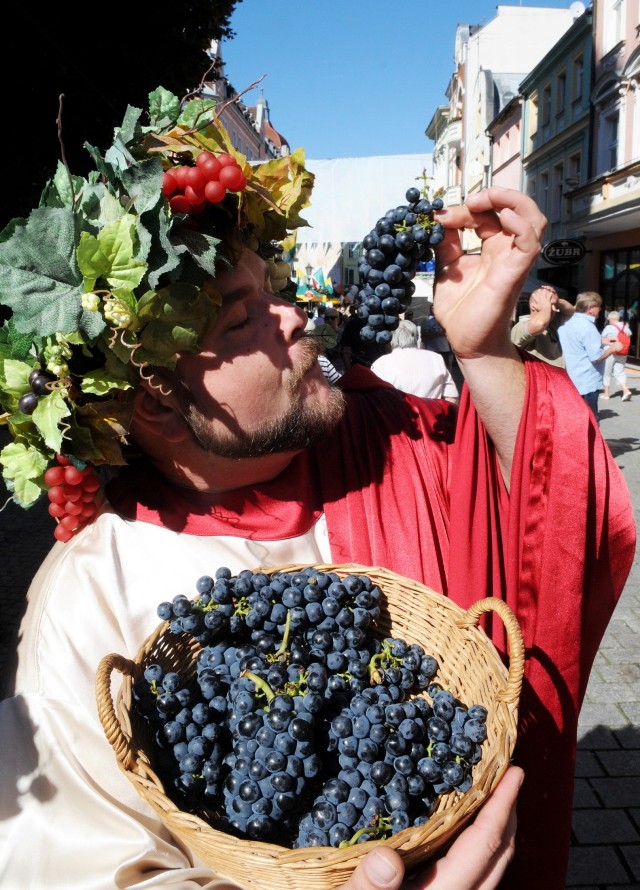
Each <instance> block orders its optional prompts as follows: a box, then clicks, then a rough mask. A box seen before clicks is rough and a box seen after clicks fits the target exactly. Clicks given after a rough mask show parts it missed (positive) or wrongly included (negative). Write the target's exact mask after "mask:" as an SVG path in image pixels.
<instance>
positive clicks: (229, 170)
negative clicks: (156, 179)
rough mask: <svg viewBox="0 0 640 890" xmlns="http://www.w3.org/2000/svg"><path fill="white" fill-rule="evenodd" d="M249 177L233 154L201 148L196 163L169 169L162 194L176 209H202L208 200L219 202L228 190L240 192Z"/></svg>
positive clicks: (199, 210)
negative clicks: (192, 165) (216, 152)
mask: <svg viewBox="0 0 640 890" xmlns="http://www.w3.org/2000/svg"><path fill="white" fill-rule="evenodd" d="M246 185H247V177H246V176H245V174H244V173H243V171H242V168H241V167H240V165H239V164H238V162H237V160H236V159H235V158H234V157H233V155H229V154H221V155H214V154H212V153H211V152H210V151H201V152H200V154H199V155H198V157H197V158H196V165H195V167H190V166H187V165H185V164H182V165H180V166H178V167H171V169H170V170H166V171H165V173H164V176H163V178H162V194H163V195H164V196H165V197H166V198H168V199H169V205H170V206H171V209H172V210H173V212H174V213H192V214H197V213H202V211H203V210H204V209H205V207H206V206H207V204H218V203H219V202H220V201H222V200H223V198H224V197H225V195H226V194H227V192H241V191H243V189H244V188H245V187H246Z"/></svg>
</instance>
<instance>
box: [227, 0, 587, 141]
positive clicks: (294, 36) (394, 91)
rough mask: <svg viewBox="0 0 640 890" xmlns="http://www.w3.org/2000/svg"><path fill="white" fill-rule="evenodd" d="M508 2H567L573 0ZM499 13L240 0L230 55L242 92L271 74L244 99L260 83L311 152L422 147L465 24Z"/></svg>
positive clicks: (474, 1)
mask: <svg viewBox="0 0 640 890" xmlns="http://www.w3.org/2000/svg"><path fill="white" fill-rule="evenodd" d="M503 5H508V6H539V7H548V8H549V7H552V8H554V9H557V8H563V9H568V8H569V6H570V5H571V0H546V2H537V3H536V2H530V0H522V2H513V3H507V4H503ZM496 15H497V4H496V3H495V0H395V2H393V3H390V2H385V3H376V2H372V0H300V2H298V3H295V4H294V3H291V2H290V0H242V2H241V3H239V5H238V6H237V7H236V10H235V12H234V14H233V16H232V19H231V27H232V28H233V30H234V31H235V32H236V37H235V39H234V40H233V41H231V42H225V43H224V44H223V46H222V54H223V58H224V60H225V65H226V75H227V77H228V78H229V80H230V81H231V83H232V84H233V86H234V88H235V89H236V90H237V91H238V92H240V91H242V90H244V89H245V88H246V87H248V86H249V85H250V84H251V83H253V82H254V81H256V80H257V79H258V78H260V77H261V76H262V75H263V74H264V75H266V77H264V79H263V80H262V81H261V83H260V85H259V87H257V88H256V89H254V90H252V91H250V92H248V93H246V94H245V95H244V96H243V100H244V101H245V103H246V104H247V105H253V104H254V103H255V101H256V99H257V98H258V96H259V95H260V90H261V89H262V90H263V91H264V94H265V97H266V99H267V101H268V103H269V109H270V113H271V122H272V124H273V126H274V127H275V128H276V129H277V130H278V131H279V132H280V133H282V134H283V135H284V136H285V137H286V139H287V141H288V142H289V145H290V146H291V148H292V149H293V148H297V147H299V146H303V147H304V148H305V151H306V156H307V157H308V158H335V157H368V156H371V155H389V154H414V153H424V152H430V151H431V150H432V148H433V144H432V143H431V142H430V141H429V140H428V139H427V137H426V136H425V133H424V131H425V129H426V127H427V125H428V123H429V121H430V120H431V117H432V116H433V113H434V111H435V109H436V108H437V106H438V105H443V104H445V103H446V96H445V90H446V89H447V85H448V83H449V79H450V77H451V75H452V73H453V70H454V61H453V53H454V42H455V33H456V28H457V26H458V24H461V23H467V24H471V25H483V24H486V23H487V22H490V21H491V20H492V19H493V18H495V16H496ZM523 37H525V35H523Z"/></svg>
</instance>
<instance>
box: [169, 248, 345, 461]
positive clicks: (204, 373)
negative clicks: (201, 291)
mask: <svg viewBox="0 0 640 890" xmlns="http://www.w3.org/2000/svg"><path fill="white" fill-rule="evenodd" d="M216 286H217V288H218V290H219V291H220V294H221V295H222V298H223V305H222V309H221V312H220V316H219V318H218V320H217V322H216V324H215V325H214V327H213V328H212V330H211V331H210V332H209V334H208V335H207V337H206V338H205V341H204V343H203V349H202V351H201V352H200V353H199V354H198V355H195V356H192V355H188V356H183V357H182V358H181V359H180V362H179V365H178V373H179V376H180V378H181V379H182V381H183V383H184V385H185V387H186V390H187V395H186V396H185V393H184V390H183V391H182V393H180V391H179V395H181V398H182V400H183V403H184V407H185V414H186V416H187V419H188V422H189V424H190V426H191V428H192V431H193V433H194V435H195V437H196V439H197V440H198V442H199V443H200V445H201V446H202V447H203V448H204V449H205V450H206V451H209V452H210V453H214V454H218V455H220V456H223V457H234V458H244V457H258V456H262V455H264V454H273V453H278V452H288V451H292V452H295V451H299V450H300V449H302V448H305V447H307V446H309V445H312V444H315V443H316V442H318V441H319V440H320V439H322V437H323V436H324V435H326V434H327V432H329V431H330V430H331V429H333V428H334V427H335V425H336V424H337V423H338V421H339V420H340V418H341V417H342V414H343V412H344V397H343V395H342V392H341V391H340V390H337V389H335V388H334V387H330V386H329V385H328V383H327V381H326V379H325V377H324V374H323V373H322V369H321V368H320V366H319V364H318V362H317V354H318V353H317V342H316V340H315V338H312V337H305V336H304V331H305V327H306V323H307V318H306V315H305V313H304V312H303V311H302V310H301V309H298V308H297V307H296V306H294V305H292V304H291V303H288V302H286V301H284V300H281V299H280V298H279V297H277V296H275V295H274V294H273V293H271V290H270V284H269V273H268V268H267V265H266V263H265V262H264V261H263V260H261V259H260V258H259V257H258V256H257V255H256V254H255V253H254V252H253V251H251V250H247V249H245V250H244V251H243V253H242V256H241V258H240V260H239V262H238V263H237V264H236V266H235V268H234V269H233V270H231V271H229V272H225V273H223V274H221V275H219V276H217V277H216Z"/></svg>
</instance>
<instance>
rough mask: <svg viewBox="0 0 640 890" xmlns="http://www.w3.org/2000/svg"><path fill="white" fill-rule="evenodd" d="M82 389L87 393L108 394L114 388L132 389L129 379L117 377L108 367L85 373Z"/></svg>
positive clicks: (94, 394) (81, 384)
mask: <svg viewBox="0 0 640 890" xmlns="http://www.w3.org/2000/svg"><path fill="white" fill-rule="evenodd" d="M80 389H81V390H82V392H83V393H85V395H93V396H107V395H109V393H110V392H111V391H112V390H114V389H121V390H126V389H132V385H131V383H130V382H129V381H128V380H123V379H120V378H116V377H114V376H113V374H110V373H109V372H108V371H107V370H106V368H98V369H97V370H95V371H89V372H87V373H86V374H84V375H83V377H82V380H81V382H80Z"/></svg>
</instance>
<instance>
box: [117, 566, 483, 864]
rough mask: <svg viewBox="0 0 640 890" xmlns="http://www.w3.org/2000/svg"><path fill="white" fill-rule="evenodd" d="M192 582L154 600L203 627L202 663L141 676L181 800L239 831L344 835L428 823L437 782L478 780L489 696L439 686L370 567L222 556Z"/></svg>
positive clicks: (158, 757)
mask: <svg viewBox="0 0 640 890" xmlns="http://www.w3.org/2000/svg"><path fill="white" fill-rule="evenodd" d="M196 588H197V591H198V595H197V597H196V598H195V599H193V600H190V599H188V598H187V597H186V596H184V595H183V594H180V595H178V596H176V597H174V599H173V600H172V601H171V602H168V601H167V602H163V603H161V604H160V605H159V606H158V616H159V617H160V618H162V619H163V620H166V621H168V622H169V629H170V631H171V632H172V633H174V634H188V635H189V636H191V637H194V638H195V639H196V640H197V641H199V642H200V643H201V645H202V649H201V651H200V653H199V655H198V656H197V660H196V664H195V677H194V678H193V679H192V680H191V681H190V682H188V680H187V678H188V677H189V676H190V673H189V670H188V666H185V670H184V671H183V672H182V673H180V672H177V671H175V670H166V669H164V668H163V667H162V666H161V665H160V664H148V665H147V666H146V668H145V669H144V677H143V678H142V679H140V681H138V682H136V683H135V684H134V701H135V702H136V705H137V708H138V710H139V712H140V713H141V714H142V715H143V716H144V717H145V719H146V720H147V722H148V724H149V726H150V729H151V732H152V735H153V740H154V744H153V761H154V767H155V768H156V770H157V772H158V774H159V776H160V777H161V779H162V781H163V783H164V786H165V790H166V793H167V794H168V795H169V797H171V798H172V799H173V800H174V801H175V802H176V804H177V805H178V806H179V807H180V808H181V809H183V810H186V811H190V812H197V813H198V814H199V815H200V816H201V817H203V818H206V819H207V820H208V822H209V823H210V824H211V825H212V826H213V827H214V828H217V829H219V830H222V831H226V832H228V833H232V834H234V835H236V836H239V837H244V838H249V839H253V840H262V841H274V842H276V843H279V844H284V845H288V846H290V847H309V846H333V847H340V846H346V845H349V844H354V843H359V842H361V841H363V840H370V839H374V838H385V837H388V836H390V835H392V834H395V833H396V832H398V831H401V830H402V829H404V828H408V827H410V826H414V825H420V824H423V823H424V822H426V821H427V820H428V819H429V815H430V813H431V811H432V809H433V805H434V803H435V801H436V799H437V797H438V795H440V794H443V793H448V792H451V791H453V790H456V791H459V792H464V791H466V790H468V789H469V788H470V787H471V786H472V767H473V765H474V764H476V763H478V761H479V760H480V758H481V745H482V742H483V741H484V740H485V738H486V719H487V711H486V709H485V708H484V707H483V706H482V705H478V704H476V705H473V706H471V707H470V708H467V707H466V706H465V705H463V704H462V703H461V702H460V701H458V700H457V699H456V698H455V697H454V696H453V695H452V694H451V693H450V692H448V691H447V690H445V689H443V688H442V687H441V686H440V685H439V684H438V683H437V682H436V681H435V680H434V677H435V676H436V674H437V671H438V663H437V661H436V659H435V658H434V657H433V656H431V655H429V654H427V653H426V652H425V650H424V649H423V647H422V646H420V645H418V644H415V643H412V644H409V643H407V642H406V641H404V640H403V639H401V638H391V637H386V638H384V639H379V638H377V637H376V635H375V633H374V631H375V627H376V619H377V618H378V616H379V614H380V602H381V596H382V594H381V591H380V588H379V587H378V586H377V585H376V584H374V583H373V581H372V580H371V579H370V578H369V577H367V576H366V575H347V576H346V577H340V576H339V575H338V574H337V573H333V572H322V571H320V570H317V569H314V568H313V567H306V568H304V569H301V570H300V571H297V572H284V571H277V572H274V573H273V574H271V575H267V574H265V573H262V572H256V573H253V572H251V571H249V570H246V571H243V572H240V573H239V574H238V575H236V576H232V574H231V572H230V571H229V569H228V568H226V567H221V568H219V569H218V570H217V571H216V573H215V575H214V576H213V577H212V576H208V575H207V576H203V577H201V578H200V579H199V580H198V581H197V584H196ZM191 673H193V672H191ZM425 693H426V694H425Z"/></svg>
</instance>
